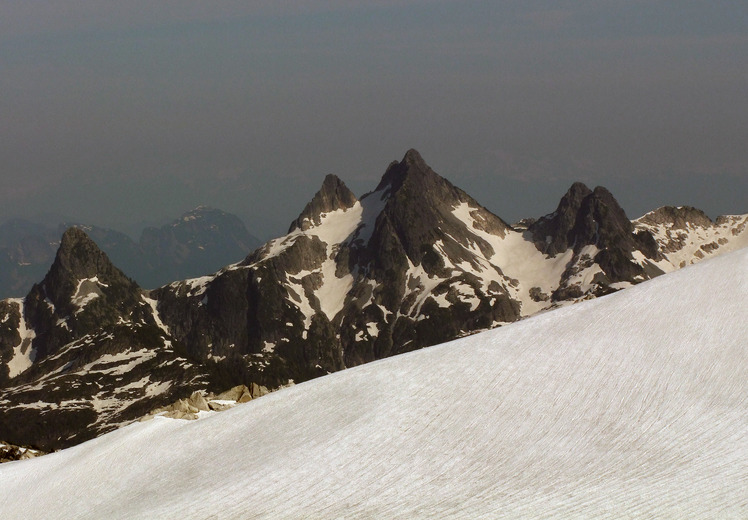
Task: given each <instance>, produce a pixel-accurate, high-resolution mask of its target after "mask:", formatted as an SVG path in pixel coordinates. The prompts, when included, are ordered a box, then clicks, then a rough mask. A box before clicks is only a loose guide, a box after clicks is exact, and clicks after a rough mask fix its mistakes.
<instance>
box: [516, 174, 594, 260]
mask: <svg viewBox="0 0 748 520" xmlns="http://www.w3.org/2000/svg"><path fill="white" fill-rule="evenodd" d="M590 195H592V191H591V190H590V189H589V188H588V187H587V186H585V185H584V184H583V183H581V182H575V183H574V184H572V185H571V188H569V191H567V192H566V194H565V195H564V196H563V197H562V198H561V202H559V204H558V207H557V208H556V211H554V212H553V213H551V214H550V215H546V216H544V217H541V218H539V219H538V220H537V221H535V222H534V223H533V224H531V225H530V226H529V227H528V231H529V232H530V233H531V234H532V237H533V240H534V241H535V245H536V247H537V248H538V249H539V250H540V251H542V252H544V253H546V254H548V255H550V256H555V255H557V254H559V253H562V252H564V251H566V250H567V249H569V248H570V247H572V246H574V245H575V242H576V240H575V239H576V237H575V234H574V232H573V230H574V229H575V228H576V227H577V220H578V219H579V217H580V210H581V209H582V203H583V202H584V200H585V199H586V198H587V197H588V196H590Z"/></svg>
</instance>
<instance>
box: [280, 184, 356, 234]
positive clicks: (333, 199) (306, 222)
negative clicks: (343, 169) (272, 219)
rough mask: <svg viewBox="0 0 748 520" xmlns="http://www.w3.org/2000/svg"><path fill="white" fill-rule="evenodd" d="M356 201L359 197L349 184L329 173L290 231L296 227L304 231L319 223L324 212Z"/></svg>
mask: <svg viewBox="0 0 748 520" xmlns="http://www.w3.org/2000/svg"><path fill="white" fill-rule="evenodd" d="M356 202H358V199H357V198H356V195H354V194H353V192H352V191H351V190H349V189H348V186H346V185H345V183H344V182H343V181H341V180H340V179H339V178H338V177H337V176H335V175H332V174H328V175H327V176H326V177H325V180H324V181H323V182H322V187H321V188H320V189H319V191H318V192H317V193H316V194H315V195H314V198H312V200H311V201H310V202H309V203H308V204H307V205H306V207H305V208H304V211H302V212H301V214H300V215H299V217H298V218H297V219H296V220H294V221H293V222H291V226H290V227H289V229H288V232H289V233H290V232H291V231H293V230H294V229H300V230H302V231H304V230H306V229H309V228H310V227H311V226H312V225H319V223H320V222H321V219H320V217H321V215H322V214H324V213H330V212H332V211H336V210H339V209H348V208H350V207H352V206H353V205H354V204H356Z"/></svg>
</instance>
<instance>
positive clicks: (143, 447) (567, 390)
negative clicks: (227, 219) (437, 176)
mask: <svg viewBox="0 0 748 520" xmlns="http://www.w3.org/2000/svg"><path fill="white" fill-rule="evenodd" d="M747 309H748V249H742V250H739V251H736V252H733V253H729V254H725V255H722V256H720V257H717V258H714V259H711V260H709V261H705V262H702V263H699V264H698V265H695V266H691V267H688V268H685V269H682V270H679V271H677V272H674V273H672V274H669V275H666V276H662V277H659V278H657V279H655V280H652V281H650V282H646V283H643V284H641V285H638V286H636V287H633V288H631V289H628V290H626V291H623V292H619V293H615V294H613V295H610V296H606V297H604V298H598V299H595V300H591V301H588V302H584V303H580V304H578V305H573V306H569V307H564V308H561V309H558V310H555V311H553V312H548V313H544V314H540V315H537V316H535V317H533V318H529V319H527V320H523V321H521V322H517V323H515V324H512V325H509V326H506V327H502V328H500V329H495V330H492V331H488V332H485V333H482V334H478V335H474V336H471V337H467V338H463V339H460V340H457V341H453V342H450V343H446V344H443V345H439V346H436V347H431V348H428V349H424V350H421V351H417V352H412V353H410V354H406V355H403V356H398V357H394V358H389V359H386V360H383V361H379V362H376V363H371V364H368V365H363V366H361V367H357V368H354V369H350V370H345V371H342V372H339V373H336V374H332V375H330V376H326V377H324V378H320V379H317V380H314V381H311V382H309V383H305V384H301V385H298V386H295V387H292V388H288V389H285V390H281V391H278V392H276V393H273V394H270V395H268V396H265V397H263V398H262V399H258V400H256V401H252V402H250V403H247V404H245V405H242V406H237V407H236V408H233V409H231V410H228V411H226V412H223V413H221V414H216V415H213V416H211V417H207V418H205V419H204V420H201V421H197V422H182V421H172V420H168V419H162V418H155V419H154V420H152V421H149V422H145V423H137V424H134V425H131V426H128V427H125V428H122V429H120V430H118V431H116V432H113V433H111V434H107V435H105V436H103V437H100V438H98V439H95V440H93V441H90V442H87V443H84V444H81V445H79V446H76V447H74V448H71V449H68V450H64V451H61V452H59V453H54V454H51V455H47V456H44V457H41V458H39V459H33V460H28V461H21V462H11V463H8V464H3V465H2V466H0V504H2V518H4V519H34V518H44V519H52V518H64V519H71V518H91V519H94V518H96V519H98V518H127V519H133V518H149V519H150V518H180V519H188V518H221V519H232V518H236V519H239V518H268V519H270V518H273V519H274V518H304V519H306V518H320V519H322V518H325V519H327V518H408V519H411V518H471V519H472V518H492V519H493V518H512V519H514V518H647V519H650V518H699V519H701V518H720V519H724V518H748V320H746V310H747Z"/></svg>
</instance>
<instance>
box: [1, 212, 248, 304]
mask: <svg viewBox="0 0 748 520" xmlns="http://www.w3.org/2000/svg"><path fill="white" fill-rule="evenodd" d="M68 227H79V228H81V229H83V230H84V231H85V232H86V233H87V234H88V235H89V237H90V238H91V239H92V240H93V241H94V242H96V244H97V245H98V246H99V247H100V248H101V249H102V250H103V251H105V252H106V253H107V255H108V256H109V257H110V258H111V259H112V260H113V261H114V263H115V264H116V265H118V266H119V267H120V268H121V269H123V270H124V271H125V272H126V273H127V274H128V275H129V276H131V277H133V278H135V279H136V280H138V282H139V283H140V284H141V285H142V286H144V287H159V286H161V285H163V284H165V283H168V282H171V281H173V280H181V279H184V278H189V277H191V276H198V275H200V274H203V273H206V272H211V271H213V270H215V269H219V268H221V267H222V266H224V265H226V264H227V263H229V262H234V261H236V260H239V259H241V258H242V257H244V256H246V255H247V253H249V252H250V251H252V250H253V249H255V248H256V247H257V246H259V245H260V241H259V240H258V239H257V238H255V237H253V236H252V235H251V234H250V233H249V232H248V231H247V229H246V228H245V227H244V224H243V223H242V222H241V220H240V219H239V218H238V217H237V216H235V215H232V214H230V213H226V212H223V211H221V210H218V209H213V208H208V207H204V206H200V207H198V208H195V209H193V210H190V211H188V212H186V213H184V214H183V215H181V216H180V217H179V218H177V219H175V220H173V221H172V222H170V223H168V224H165V225H164V226H161V227H148V228H145V229H144V230H143V231H142V233H141V236H140V239H139V240H138V241H137V242H136V241H133V240H132V239H131V238H130V237H129V236H128V235H126V234H124V233H121V232H119V231H115V230H113V229H108V228H103V227H99V226H91V225H84V224H77V223H76V224H60V225H59V226H55V227H49V226H44V225H41V224H35V223H32V222H28V221H24V220H20V219H15V220H10V221H7V222H4V223H3V224H0V296H2V297H7V296H20V295H23V294H26V293H27V292H28V290H29V289H30V288H31V286H32V285H33V284H34V283H35V282H37V281H38V280H40V279H41V278H42V277H44V275H45V273H46V272H47V269H49V265H50V264H51V263H52V261H53V260H54V258H55V254H56V251H57V248H58V247H59V245H60V236H61V235H62V234H63V233H64V231H65V230H66V229H67V228H68Z"/></svg>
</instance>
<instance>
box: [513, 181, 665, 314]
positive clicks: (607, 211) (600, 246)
mask: <svg viewBox="0 0 748 520" xmlns="http://www.w3.org/2000/svg"><path fill="white" fill-rule="evenodd" d="M528 233H529V234H530V235H531V236H532V238H533V241H534V242H535V245H536V247H537V248H538V250H540V251H542V252H544V253H546V254H548V255H551V256H555V255H558V254H560V253H563V252H565V251H567V250H569V249H571V250H573V252H574V256H573V258H572V260H571V261H570V262H569V265H568V266H567V270H566V271H565V273H564V275H563V276H562V283H561V284H560V285H559V287H558V289H557V290H555V291H554V293H553V299H554V301H562V300H568V299H576V298H580V297H581V296H583V291H582V290H581V288H580V287H578V286H574V282H573V281H572V280H571V279H572V277H573V276H574V275H575V274H577V273H579V272H580V271H582V270H583V269H584V268H589V267H591V266H592V264H593V263H594V264H597V265H599V266H600V268H601V270H602V273H600V275H599V276H597V277H596V283H597V287H596V288H595V289H594V290H593V293H594V295H596V296H602V295H604V294H607V293H608V292H611V289H609V286H610V284H612V283H616V282H629V283H635V282H637V281H641V280H644V279H646V278H649V276H650V274H651V273H646V272H645V269H644V267H642V265H641V264H640V263H638V262H637V261H636V260H635V259H634V257H633V253H634V252H635V251H639V252H641V253H642V254H643V255H644V256H645V257H647V258H650V259H652V260H659V259H661V258H662V257H661V256H660V254H659V252H658V250H657V244H656V242H655V240H654V237H653V236H652V235H651V234H650V233H649V232H647V231H643V230H640V231H637V232H634V227H633V224H632V223H631V221H630V220H629V219H628V217H627V216H626V213H625V212H624V211H623V208H621V206H620V205H619V204H618V201H616V199H615V198H614V197H613V195H612V194H611V193H610V192H609V191H608V190H607V189H605V188H603V187H601V186H598V187H597V188H595V189H594V190H590V189H589V188H588V187H587V186H585V185H584V184H582V183H579V182H577V183H574V184H573V185H572V186H571V188H570V189H569V191H568V192H567V193H566V194H565V195H564V197H563V198H562V199H561V202H560V203H559V205H558V208H557V209H556V211H555V212H554V213H552V214H551V215H547V216H545V217H542V218H540V219H539V220H538V221H537V222H535V223H534V224H532V225H530V226H529V227H528ZM588 246H594V249H595V254H594V257H590V256H589V254H584V253H583V250H584V249H585V248H586V247H588ZM651 269H654V270H657V268H654V267H652V268H651ZM656 274H662V271H659V272H657V273H656Z"/></svg>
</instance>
